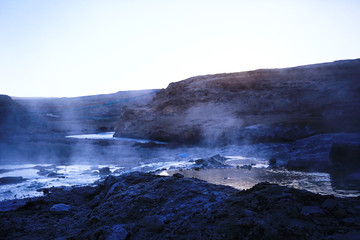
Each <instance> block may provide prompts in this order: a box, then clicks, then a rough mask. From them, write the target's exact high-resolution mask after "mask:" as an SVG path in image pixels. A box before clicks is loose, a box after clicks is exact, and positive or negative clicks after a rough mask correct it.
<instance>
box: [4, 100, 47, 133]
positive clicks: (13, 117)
mask: <svg viewBox="0 0 360 240" xmlns="http://www.w3.org/2000/svg"><path fill="white" fill-rule="evenodd" d="M41 124H42V123H41V122H40V120H39V119H36V116H33V115H32V114H30V113H29V112H28V111H27V110H26V108H25V107H23V106H22V105H20V104H18V103H16V102H15V101H14V100H13V99H12V98H11V97H9V96H7V95H0V139H5V138H6V137H8V136H9V135H14V134H28V133H31V132H34V131H38V130H39V127H40V126H41Z"/></svg>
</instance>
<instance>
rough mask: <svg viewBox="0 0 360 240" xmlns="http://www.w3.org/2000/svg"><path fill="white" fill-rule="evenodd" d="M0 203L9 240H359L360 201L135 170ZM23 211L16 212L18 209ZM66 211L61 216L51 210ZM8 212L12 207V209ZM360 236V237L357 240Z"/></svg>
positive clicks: (1, 232) (3, 234) (266, 185)
mask: <svg viewBox="0 0 360 240" xmlns="http://www.w3.org/2000/svg"><path fill="white" fill-rule="evenodd" d="M13 201H16V202H17V203H16V204H15V203H14V205H13V206H12V208H11V207H10V205H9V202H8V201H7V202H1V203H0V206H1V207H0V209H1V211H0V221H1V224H0V235H1V237H2V238H3V239H55V238H62V239H356V237H358V236H359V234H360V231H359V229H360V199H359V198H347V199H341V198H335V197H333V196H322V195H317V194H312V193H309V192H307V191H300V190H295V189H291V188H287V187H281V186H278V185H273V184H269V183H260V184H257V185H256V186H254V187H253V188H251V189H249V190H246V191H238V190H235V189H233V188H231V187H225V186H219V185H213V184H209V183H206V182H204V181H201V180H197V179H190V178H182V177H176V176H175V177H163V176H157V175H153V174H149V173H139V172H134V173H131V174H125V175H123V176H119V177H114V176H111V175H110V176H108V177H107V178H106V179H105V180H104V181H102V182H99V183H98V184H97V185H96V186H94V187H90V186H87V187H73V188H68V189H57V190H53V191H51V192H50V193H49V194H47V195H46V196H44V197H39V198H32V199H24V200H13ZM14 206H15V207H14ZM55 206H60V207H58V208H61V210H62V211H61V214H54V213H52V212H51V209H53V208H54V207H55ZM6 207H8V208H6ZM354 237H355V238H354Z"/></svg>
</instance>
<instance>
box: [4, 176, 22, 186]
mask: <svg viewBox="0 0 360 240" xmlns="http://www.w3.org/2000/svg"><path fill="white" fill-rule="evenodd" d="M23 181H26V179H25V178H23V177H2V178H0V185H5V184H16V183H21V182H23Z"/></svg>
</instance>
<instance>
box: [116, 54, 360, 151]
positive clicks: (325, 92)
mask: <svg viewBox="0 0 360 240" xmlns="http://www.w3.org/2000/svg"><path fill="white" fill-rule="evenodd" d="M359 109H360V59H356V60H344V61H336V62H332V63H324V64H315V65H308V66H300V67H294V68H285V69H260V70H255V71H248V72H239V73H224V74H215V75H205V76H197V77H192V78H189V79H186V80H183V81H180V82H175V83H171V84H170V85H169V86H168V87H167V88H166V89H162V90H161V91H159V92H158V93H157V95H156V97H155V98H154V99H153V100H152V101H151V102H150V103H149V104H148V105H143V106H137V107H129V108H125V109H123V111H122V113H121V118H120V121H119V124H118V125H117V128H116V133H115V136H126V137H138V138H150V139H154V140H161V141H167V142H177V143H186V144H199V143H202V144H231V143H244V142H245V143H246V142H267V141H293V140H297V139H301V138H304V137H308V136H311V135H314V134H317V133H326V132H343V131H345V132H355V131H360V125H359V124H358V123H359V120H360V110H359Z"/></svg>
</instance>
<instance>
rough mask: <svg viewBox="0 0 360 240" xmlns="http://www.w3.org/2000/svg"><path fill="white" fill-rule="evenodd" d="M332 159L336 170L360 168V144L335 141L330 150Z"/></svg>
mask: <svg viewBox="0 0 360 240" xmlns="http://www.w3.org/2000/svg"><path fill="white" fill-rule="evenodd" d="M330 160H331V162H332V164H333V165H334V168H335V169H336V171H339V170H343V171H354V170H356V169H360V144H346V143H334V144H333V145H332V147H331V151H330Z"/></svg>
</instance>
